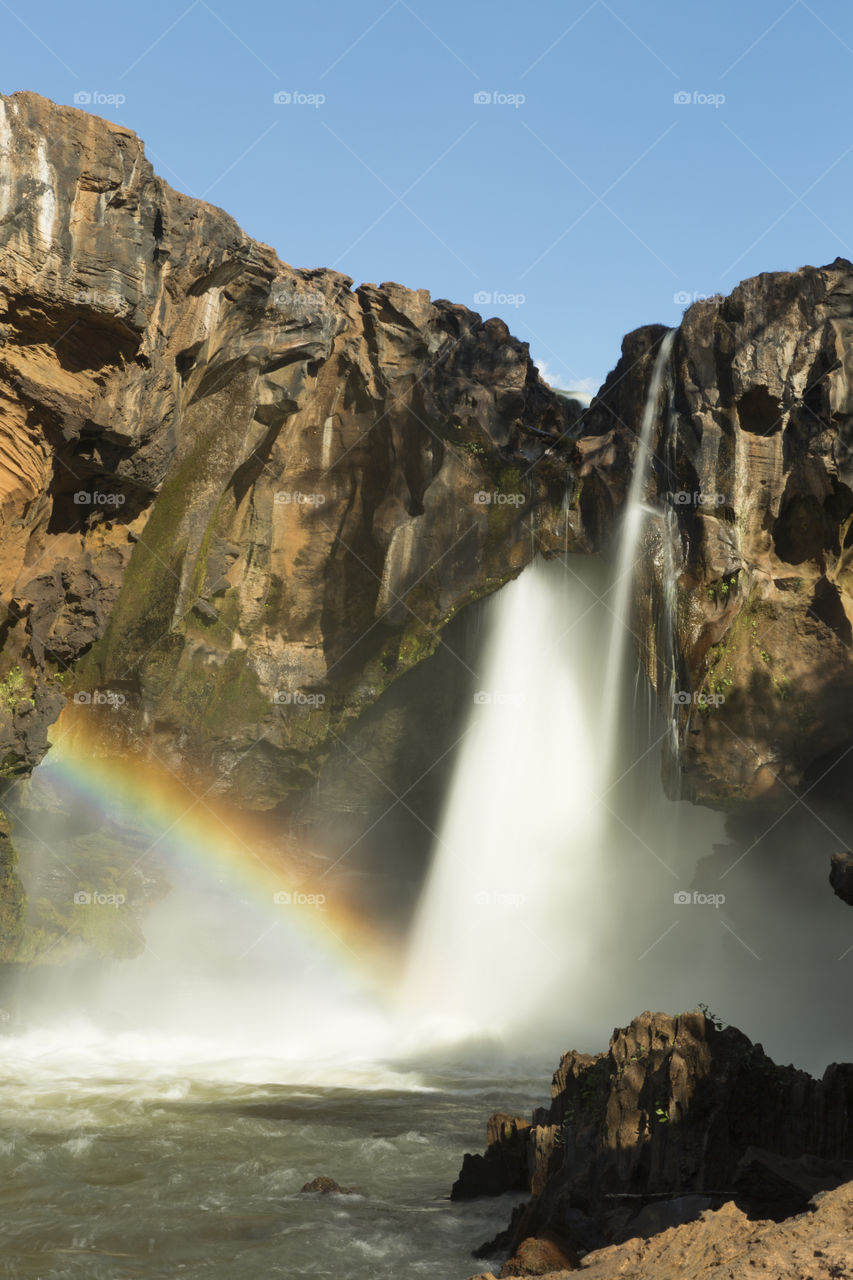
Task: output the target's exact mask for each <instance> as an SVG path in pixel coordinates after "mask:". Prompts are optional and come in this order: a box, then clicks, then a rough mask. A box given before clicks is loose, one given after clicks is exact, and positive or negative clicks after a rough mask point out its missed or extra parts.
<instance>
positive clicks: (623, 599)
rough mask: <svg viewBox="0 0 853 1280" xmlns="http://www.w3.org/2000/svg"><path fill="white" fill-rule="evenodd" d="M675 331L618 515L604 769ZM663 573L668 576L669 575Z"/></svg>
mask: <svg viewBox="0 0 853 1280" xmlns="http://www.w3.org/2000/svg"><path fill="white" fill-rule="evenodd" d="M675 334H676V330H675V329H670V330H669V331H668V332H667V333H666V334H665V335H664V338H663V340H662V342H661V344H660V347H659V348H658V353H657V356H656V358H655V363H654V368H653V370H652V377H651V381H650V383H649V390H648V394H647V396H646V403H645V407H644V409H643V420H642V423H641V425H640V434H639V436H638V438H637V453H636V456H635V458H634V470H633V471H632V473H631V483H630V485H629V486H628V497H627V499H626V502H625V515H624V517H623V520H622V528H621V533H620V540H619V551H618V555H617V558H616V576H615V580H614V584H613V587H612V589H611V593H610V595H611V597H612V601H610V602H608V608H609V610H610V613H611V624H610V639H609V643H608V649H607V661H606V663H605V668H604V689H603V699H602V723H603V726H604V738H603V744H602V750H603V755H604V762H605V769H609V766H610V764H611V762H612V759H613V755H614V750H615V746H616V737H615V735H616V730H617V726H618V723H619V707H618V704H619V701H620V699H621V698H622V696H623V693H624V682H623V676H624V668H625V654H626V651H627V647H628V637H629V635H631V634H633V629H632V626H631V614H632V599H633V592H634V568H635V565H636V563H637V560H638V558H639V556H640V554H641V551H640V543H641V538H642V533H643V525H644V522H645V518H646V514H647V511H648V508H647V507H646V505H645V496H646V490H647V488H648V483H649V477H650V474H651V464H652V445H653V441H654V434H655V426H656V424H657V420H658V414H659V406H660V394H661V387H662V386H663V382H664V378H665V376H666V372H667V369H668V367H669V358H670V354H671V352H672V344H673V342H674V340H675ZM665 576H666V577H667V578H668V577H669V575H668V574H666V575H665Z"/></svg>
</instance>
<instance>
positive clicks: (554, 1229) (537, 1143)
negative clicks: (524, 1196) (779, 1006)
mask: <svg viewBox="0 0 853 1280" xmlns="http://www.w3.org/2000/svg"><path fill="white" fill-rule="evenodd" d="M552 1099H553V1100H552V1102H551V1105H550V1107H548V1108H543V1109H540V1110H538V1111H536V1112H535V1113H534V1115H533V1117H532V1122H530V1123H528V1122H527V1121H525V1120H523V1119H520V1118H513V1117H509V1116H507V1115H504V1114H502V1113H499V1114H498V1115H496V1116H493V1117H492V1119H491V1120H490V1121H489V1126H488V1140H489V1146H488V1148H487V1150H486V1153H485V1155H484V1156H466V1157H465V1161H464V1164H463V1167H462V1171H461V1174H460V1177H459V1180H458V1181H457V1182H456V1184H455V1185H454V1187H453V1197H454V1198H455V1199H466V1198H470V1197H473V1196H478V1195H498V1194H501V1193H504V1192H510V1191H526V1192H528V1193H529V1194H530V1199H529V1201H528V1202H527V1203H526V1205H524V1207H522V1208H519V1209H518V1210H517V1211H516V1212H515V1214H514V1215H513V1220H512V1223H511V1224H510V1227H509V1229H508V1231H507V1232H506V1233H505V1234H504V1235H503V1236H502V1237H500V1238H499V1240H498V1241H497V1242H495V1244H493V1245H492V1246H485V1247H484V1250H483V1251H482V1253H483V1256H488V1257H493V1256H495V1253H496V1252H497V1251H498V1250H499V1249H503V1251H504V1253H511V1254H512V1253H515V1252H516V1251H517V1250H520V1249H521V1250H522V1261H523V1257H524V1252H525V1250H524V1249H522V1246H523V1245H524V1242H525V1241H530V1240H537V1241H543V1240H544V1241H546V1242H550V1244H551V1245H553V1246H554V1247H556V1248H559V1249H561V1250H562V1251H563V1253H564V1255H565V1256H566V1257H567V1258H570V1259H572V1258H574V1259H575V1260H578V1259H579V1258H580V1257H582V1256H583V1255H584V1254H586V1253H590V1252H591V1251H593V1250H594V1249H597V1248H599V1247H603V1246H604V1245H605V1244H607V1243H608V1242H612V1241H617V1242H618V1241H624V1240H628V1239H631V1238H633V1237H639V1236H650V1235H655V1234H657V1233H658V1232H660V1231H663V1230H665V1229H668V1228H669V1227H671V1226H675V1225H677V1224H679V1223H681V1222H686V1221H689V1220H691V1219H695V1218H698V1217H699V1216H700V1214H701V1213H702V1212H704V1211H705V1210H708V1209H716V1208H718V1207H719V1206H721V1205H722V1204H723V1203H724V1202H727V1201H735V1202H736V1203H737V1205H738V1206H739V1207H740V1209H741V1210H743V1211H746V1212H747V1213H749V1215H750V1216H751V1217H753V1218H756V1217H760V1218H774V1219H777V1220H782V1219H784V1218H786V1217H788V1216H790V1215H792V1214H796V1213H798V1212H802V1211H804V1210H805V1209H806V1208H807V1207H808V1204H809V1201H810V1200H811V1198H812V1197H813V1196H814V1195H815V1194H817V1193H819V1192H821V1191H824V1190H827V1189H829V1188H832V1187H835V1186H837V1185H838V1184H839V1183H841V1182H845V1181H848V1180H850V1179H851V1178H853V1065H851V1064H841V1065H838V1064H835V1065H833V1066H830V1067H828V1068H827V1070H826V1072H825V1074H824V1076H823V1078H822V1079H821V1080H815V1079H814V1078H813V1077H811V1076H809V1075H808V1074H807V1073H806V1072H803V1071H799V1070H796V1069H795V1068H794V1067H780V1066H777V1065H776V1064H775V1063H774V1062H772V1061H771V1059H769V1058H768V1057H767V1056H766V1054H765V1053H764V1052H763V1050H762V1048H761V1046H760V1045H755V1044H753V1043H752V1042H751V1041H750V1040H749V1039H748V1038H747V1037H746V1036H745V1035H743V1034H742V1033H741V1032H740V1031H738V1030H737V1029H736V1028H734V1027H725V1028H724V1027H722V1026H721V1025H720V1024H719V1023H718V1022H717V1021H716V1020H715V1019H713V1017H712V1016H710V1015H708V1016H706V1015H705V1014H704V1013H701V1012H696V1013H683V1014H680V1015H678V1016H676V1017H670V1016H668V1015H666V1014H660V1013H656V1014H651V1013H644V1014H642V1015H641V1016H640V1017H638V1018H635V1019H634V1021H633V1022H632V1023H631V1024H630V1026H628V1027H623V1028H617V1030H616V1031H614V1033H613V1036H612V1038H611V1041H610V1047H609V1049H608V1051H607V1052H606V1053H602V1054H598V1055H595V1056H593V1055H589V1054H581V1053H576V1052H571V1053H567V1054H565V1055H564V1057H563V1058H562V1060H561V1062H560V1065H559V1067H558V1068H557V1071H556V1073H555V1075H554V1078H553V1083H552ZM530 1250H531V1246H530V1245H528V1246H527V1249H526V1251H527V1252H530ZM515 1265H516V1264H512V1265H511V1266H510V1267H509V1269H507V1270H505V1271H503V1272H502V1273H501V1274H502V1275H504V1274H505V1275H515V1274H519V1275H520V1274H527V1271H526V1270H525V1269H524V1268H523V1267H521V1264H520V1263H519V1264H518V1266H519V1269H517V1270H514V1269H513V1267H514V1266H515ZM546 1269H549V1270H558V1269H559V1268H558V1267H557V1266H552V1267H550V1268H546Z"/></svg>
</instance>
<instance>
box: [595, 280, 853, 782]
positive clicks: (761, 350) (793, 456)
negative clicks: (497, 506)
mask: <svg viewBox="0 0 853 1280" xmlns="http://www.w3.org/2000/svg"><path fill="white" fill-rule="evenodd" d="M662 333H663V330H662V329H661V328H660V327H657V328H651V329H645V330H639V331H637V332H636V333H634V334H631V335H629V336H628V338H626V340H625V343H624V347H623V355H622V359H621V361H620V363H619V365H618V366H617V368H616V369H615V370H614V372H613V374H611V376H610V377H609V378H608V380H607V382H606V383H605V386H604V387H603V388H602V391H601V393H600V398H599V400H598V401H597V402H596V403H595V404H594V405H593V408H592V411H591V412H590V413H589V414H588V415H587V419H586V424H585V430H586V432H587V434H588V436H589V441H588V446H587V447H589V448H590V449H592V448H599V449H600V441H601V439H602V438H603V437H604V436H605V435H606V434H607V433H608V432H611V433H613V436H614V437H616V438H617V439H618V438H619V437H621V438H623V439H624V438H626V436H629V430H628V429H629V428H630V427H631V426H635V425H636V423H638V422H639V420H640V414H641V412H642V406H643V403H644V401H645V397H646V392H647V387H648V385H649V382H650V375H651V364H652V354H653V349H654V348H655V347H656V345H657V343H658V342H659V339H660V337H661V335H662ZM852 353H853V265H851V264H850V263H849V262H846V261H843V260H840V259H839V260H838V261H837V262H835V263H833V264H832V265H831V266H829V267H824V268H822V269H815V268H804V269H803V270H801V271H798V272H795V273H783V272H780V273H776V274H772V275H762V276H758V277H756V278H754V279H751V280H747V281H745V282H744V283H743V284H741V285H740V286H738V288H737V289H735V290H734V292H733V293H732V294H731V296H730V297H728V298H718V299H713V300H710V301H707V302H702V303H697V304H696V305H694V306H692V307H691V308H690V309H689V310H688V311H687V313H686V314H685V317H684V321H683V323H682V325H681V327H680V329H679V331H678V334H677V336H676V340H675V346H674V349H673V356H672V366H671V371H670V383H669V387H668V388H667V391H666V394H665V396H664V397H662V402H661V404H660V405H659V414H660V427H659V431H658V437H657V441H656V457H655V461H654V468H653V470H654V479H653V490H656V494H657V501H658V505H659V506H660V507H662V508H665V507H668V508H669V510H670V512H671V513H672V517H673V520H674V525H675V540H674V541H675V546H674V549H673V550H674V563H675V570H676V575H677V608H676V618H675V630H676V638H677V644H676V651H677V655H678V668H677V672H676V676H675V690H676V691H677V693H678V694H680V698H679V700H678V702H677V704H676V706H675V711H676V714H677V715H678V719H679V727H680V735H681V740H682V754H681V760H680V770H681V776H680V778H677V777H676V776H675V775H674V773H673V776H672V777H671V785H672V788H673V790H681V791H682V793H683V794H685V795H686V796H688V797H690V798H693V799H697V800H700V801H703V802H706V803H711V804H716V805H722V806H724V807H729V806H732V805H733V804H735V803H737V802H739V801H741V800H744V799H746V800H752V799H757V798H759V797H768V798H771V799H782V798H784V797H785V796H787V797H788V799H789V800H790V791H789V790H788V788H793V789H794V790H798V789H802V788H803V787H804V786H805V785H807V783H808V781H809V780H810V779H811V778H812V777H813V776H816V773H817V772H818V771H819V768H818V767H819V765H820V764H821V762H826V763H828V762H829V760H830V759H832V758H833V756H835V755H837V754H838V753H840V752H841V751H843V750H844V749H846V748H847V747H848V746H849V745H850V742H851V733H850V723H851V713H853V661H851V656H853V655H851V638H853V631H851V619H853V576H851V556H853V529H851V520H853V490H851V484H853V354H852ZM667 536H668V535H667V534H666V533H665V532H664V531H663V530H662V523H661V522H660V521H657V522H655V521H651V522H650V523H649V527H648V531H647V546H646V551H647V555H646V557H645V559H644V562H643V568H642V571H641V574H640V580H639V584H638V586H639V589H638V619H639V633H640V636H641V639H642V645H643V649H644V657H645V660H646V665H647V667H648V669H649V672H650V674H651V676H652V679H653V680H654V681H655V682H656V684H657V686H658V688H659V691H660V693H661V696H662V699H663V701H664V703H667V702H670V705H669V706H666V707H665V709H666V710H667V711H669V710H671V709H672V706H671V701H670V700H671V698H672V691H671V687H670V685H669V683H668V678H667V677H666V676H665V674H664V671H663V662H662V657H661V655H663V654H664V653H665V642H664V637H663V636H662V635H661V629H660V619H661V617H662V616H663V615H664V614H665V610H664V607H663V605H664V601H665V590H664V576H665V573H666V562H667V554H666V546H665V542H666V538H667ZM672 763H674V762H672Z"/></svg>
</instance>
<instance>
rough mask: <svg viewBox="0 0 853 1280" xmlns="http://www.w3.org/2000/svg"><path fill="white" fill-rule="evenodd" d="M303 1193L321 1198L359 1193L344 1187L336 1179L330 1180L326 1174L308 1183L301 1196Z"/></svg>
mask: <svg viewBox="0 0 853 1280" xmlns="http://www.w3.org/2000/svg"><path fill="white" fill-rule="evenodd" d="M303 1192H307V1193H309V1194H312V1195H314V1194H319V1195H321V1196H328V1195H337V1196H354V1195H357V1194H358V1193H357V1192H356V1191H353V1189H352V1187H342V1186H340V1185H339V1184H338V1183H337V1182H335V1180H334V1178H328V1177H326V1176H325V1174H321V1175H320V1177H319V1178H312V1180H311V1181H310V1182H306V1183H305V1186H304V1187H302V1189H301V1191H300V1195H301V1194H302V1193H303Z"/></svg>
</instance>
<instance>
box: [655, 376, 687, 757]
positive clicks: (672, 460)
mask: <svg viewBox="0 0 853 1280" xmlns="http://www.w3.org/2000/svg"><path fill="white" fill-rule="evenodd" d="M677 424H678V420H677V418H676V415H675V413H674V410H673V405H672V388H671V387H670V395H669V397H668V401H667V405H666V408H665V411H664V420H663V424H662V427H661V446H660V450H659V452H660V458H661V462H662V465H663V467H664V471H665V473H666V474H665V483H666V489H667V500H666V501H665V502H664V504H663V509H662V511H661V524H662V530H661V534H662V563H661V566H660V569H661V580H662V608H661V617H660V618H659V619H658V621H657V631H658V635H659V637H660V642H659V647H660V650H661V652H662V655H663V670H661V671H660V674H659V679H660V681H661V683H660V685H659V690H658V693H659V699H658V700H659V702H660V703H661V705H662V706H663V707H664V708H665V714H666V718H667V727H668V730H669V749H670V758H671V761H672V764H673V767H674V769H675V770H676V771H678V768H679V755H680V744H681V738H680V734H679V731H678V714H677V712H678V704H679V700H680V699H679V694H681V695H682V696H683V695H684V690H683V689H680V688H679V684H678V675H679V661H678V573H679V568H680V564H681V535H680V532H679V526H678V515H677V512H676V508H675V503H676V501H677V497H676V494H677V479H678V472H677V457H678V438H677V432H678V425H677Z"/></svg>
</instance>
